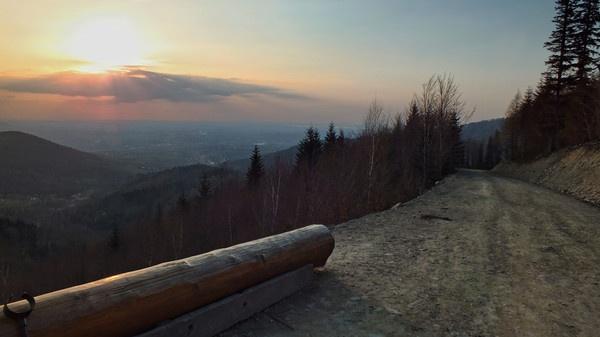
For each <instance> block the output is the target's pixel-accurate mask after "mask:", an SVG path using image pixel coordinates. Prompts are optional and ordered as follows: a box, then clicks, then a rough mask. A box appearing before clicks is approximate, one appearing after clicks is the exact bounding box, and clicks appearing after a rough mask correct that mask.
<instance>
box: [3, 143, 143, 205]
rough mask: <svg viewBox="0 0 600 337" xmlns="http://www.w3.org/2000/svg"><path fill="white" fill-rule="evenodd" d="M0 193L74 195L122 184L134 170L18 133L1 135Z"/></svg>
mask: <svg viewBox="0 0 600 337" xmlns="http://www.w3.org/2000/svg"><path fill="white" fill-rule="evenodd" d="M0 158H2V160H1V161H0V176H1V177H2V179H0V191H2V194H8V195H10V194H19V195H43V194H54V195H65V196H66V195H71V194H75V193H80V192H82V191H85V190H88V189H95V188H105V187H108V186H115V185H117V184H119V183H122V182H123V181H124V180H125V179H127V177H129V176H131V175H133V172H132V171H131V170H128V169H125V168H123V167H122V166H121V165H119V164H117V163H115V162H112V161H110V160H108V159H105V158H102V157H99V156H96V155H93V154H90V153H86V152H81V151H78V150H75V149H73V148H70V147H66V146H62V145H59V144H56V143H52V142H50V141H47V140H45V139H42V138H39V137H36V136H33V135H30V134H26V133H22V132H16V131H7V132H0Z"/></svg>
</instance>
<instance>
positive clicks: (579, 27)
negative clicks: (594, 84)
mask: <svg viewBox="0 0 600 337" xmlns="http://www.w3.org/2000/svg"><path fill="white" fill-rule="evenodd" d="M575 15H576V18H577V23H576V32H575V36H574V39H575V41H574V46H575V48H576V56H577V63H576V68H577V70H576V79H577V82H578V84H579V85H585V86H587V85H589V84H590V80H591V79H592V77H593V74H594V71H595V70H597V69H598V66H599V63H598V62H599V58H598V47H599V45H600V0H580V1H579V2H578V3H577V4H576V8H575Z"/></svg>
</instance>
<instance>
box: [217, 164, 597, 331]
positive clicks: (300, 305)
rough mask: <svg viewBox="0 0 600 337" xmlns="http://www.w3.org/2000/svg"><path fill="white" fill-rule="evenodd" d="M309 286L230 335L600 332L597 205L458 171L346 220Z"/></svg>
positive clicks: (237, 327)
mask: <svg viewBox="0 0 600 337" xmlns="http://www.w3.org/2000/svg"><path fill="white" fill-rule="evenodd" d="M334 236H335V238H336V249H335V251H334V253H333V255H332V257H331V258H330V261H329V263H328V265H327V267H326V268H325V270H324V271H322V272H320V273H319V274H318V276H317V280H316V282H314V284H313V285H311V286H310V287H309V288H307V289H305V290H303V291H301V292H300V293H298V294H296V295H293V296H292V297H290V298H288V299H286V300H284V301H282V302H281V303H279V304H277V305H275V306H273V307H271V308H269V309H267V310H266V311H265V312H263V313H261V314H258V315H256V316H255V317H253V318H252V319H250V320H248V321H246V322H243V323H242V324H240V325H238V326H236V327H234V328H233V329H231V330H229V331H227V332H226V333H224V334H223V336H226V337H231V336H328V337H330V336H372V337H375V336H519V337H524V336H590V337H595V336H600V209H598V208H594V207H592V206H590V205H588V204H584V203H582V202H579V201H577V200H575V199H572V198H570V197H567V196H563V195H560V194H557V193H554V192H551V191H549V190H546V189H544V188H540V187H537V186H534V185H530V184H527V183H523V182H520V181H517V180H511V179H507V178H500V177H496V176H493V175H490V174H488V173H484V172H478V171H463V172H460V173H458V174H457V175H455V176H452V177H449V178H448V179H446V180H445V181H443V182H442V183H441V184H439V185H438V186H436V187H435V188H434V189H432V190H431V191H429V192H428V193H426V194H425V195H423V196H421V197H420V198H418V199H415V200H413V201H411V202H409V203H406V204H404V205H402V206H400V207H396V208H395V209H392V210H389V211H385V212H382V213H377V214H371V215H368V216H366V217H363V218H360V219H357V220H353V221H350V222H348V223H345V224H342V225H339V226H337V227H335V229H334Z"/></svg>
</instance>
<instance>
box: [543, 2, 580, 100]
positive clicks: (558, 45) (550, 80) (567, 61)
mask: <svg viewBox="0 0 600 337" xmlns="http://www.w3.org/2000/svg"><path fill="white" fill-rule="evenodd" d="M576 4H577V3H576V1H575V0H556V5H555V10H556V16H555V17H554V20H553V22H554V24H555V28H554V31H553V32H552V34H551V35H550V39H549V40H548V41H547V42H546V43H545V44H544V46H545V47H546V49H548V51H550V53H551V55H550V57H549V58H548V61H546V65H547V66H548V70H547V71H546V73H545V77H546V85H547V86H548V87H549V88H551V90H552V91H553V92H554V94H555V95H556V96H560V95H561V94H562V93H563V92H564V90H565V89H566V88H568V87H569V86H570V85H572V84H573V83H574V79H575V78H574V75H575V74H574V72H573V70H574V69H575V64H576V59H577V52H576V43H575V42H576V41H575V36H576V33H577V16H576V13H575V6H576Z"/></svg>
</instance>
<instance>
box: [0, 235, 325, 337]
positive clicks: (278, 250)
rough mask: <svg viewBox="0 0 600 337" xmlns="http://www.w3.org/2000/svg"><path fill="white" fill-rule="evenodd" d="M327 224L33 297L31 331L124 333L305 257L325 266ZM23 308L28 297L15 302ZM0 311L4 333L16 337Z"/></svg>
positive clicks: (57, 335)
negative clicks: (34, 300)
mask: <svg viewBox="0 0 600 337" xmlns="http://www.w3.org/2000/svg"><path fill="white" fill-rule="evenodd" d="M333 247H334V240H333V236H332V235H331V232H330V231H329V229H327V227H325V226H322V225H312V226H307V227H304V228H300V229H297V230H294V231H291V232H287V233H283V234H279V235H274V236H270V237H267V238H263V239H259V240H256V241H251V242H247V243H243V244H240V245H237V246H233V247H229V248H224V249H219V250H215V251H212V252H209V253H206V254H202V255H197V256H193V257H189V258H186V259H183V260H178V261H172V262H167V263H163V264H159V265H156V266H153V267H149V268H145V269H141V270H137V271H132V272H128V273H125V274H120V275H116V276H112V277H108V278H105V279H102V280H98V281H95V282H91V283H87V284H83V285H79V286H75V287H72V288H67V289H64V290H59V291H55V292H52V293H49V294H45V295H41V296H38V297H36V301H37V305H36V308H35V311H34V312H33V313H32V314H31V316H30V317H29V320H28V321H29V332H30V336H31V337H83V336H86V337H88V336H89V337H126V336H132V335H135V334H139V333H141V332H144V331H147V330H149V329H151V328H152V327H154V326H155V325H156V324H158V323H159V322H163V321H165V320H169V319H174V318H176V317H179V316H181V315H183V314H186V313H189V312H191V311H193V310H195V309H198V308H200V307H202V306H205V305H208V304H210V303H213V302H216V301H218V300H220V299H222V298H225V297H226V296H228V295H231V294H234V293H236V292H240V291H242V290H244V289H247V288H249V287H252V286H254V285H257V284H259V283H261V282H264V281H266V280H269V279H271V278H273V277H276V276H278V275H281V274H284V273H286V272H289V271H292V270H295V269H298V268H300V267H302V266H305V265H307V264H312V265H313V266H315V267H319V266H323V265H325V262H326V261H327V259H328V257H329V255H330V254H331V252H332V251H333ZM10 306H11V308H13V309H14V310H15V311H18V310H24V308H25V307H26V303H25V302H24V301H20V302H16V303H13V304H11V305H10ZM18 336H19V334H18V330H17V324H15V322H14V321H11V320H9V319H8V318H6V317H3V316H2V317H0V337H18Z"/></svg>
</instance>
